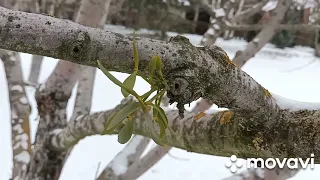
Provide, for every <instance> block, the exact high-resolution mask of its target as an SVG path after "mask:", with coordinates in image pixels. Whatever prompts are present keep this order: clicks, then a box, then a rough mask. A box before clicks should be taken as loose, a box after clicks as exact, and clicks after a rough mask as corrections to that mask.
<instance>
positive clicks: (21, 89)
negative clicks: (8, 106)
mask: <svg viewBox="0 0 320 180" xmlns="http://www.w3.org/2000/svg"><path fill="white" fill-rule="evenodd" d="M10 90H11V91H18V92H22V91H23V88H22V87H21V86H20V85H14V86H12V87H11V89H10Z"/></svg>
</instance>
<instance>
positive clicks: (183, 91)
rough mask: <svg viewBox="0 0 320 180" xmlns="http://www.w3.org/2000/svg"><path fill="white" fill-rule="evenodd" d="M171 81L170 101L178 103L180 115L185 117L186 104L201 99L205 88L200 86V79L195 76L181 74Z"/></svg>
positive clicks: (168, 94)
mask: <svg viewBox="0 0 320 180" xmlns="http://www.w3.org/2000/svg"><path fill="white" fill-rule="evenodd" d="M169 82H170V83H169V91H168V92H167V96H168V98H169V99H170V100H169V103H170V104H172V103H174V102H177V103H178V104H177V108H178V109H179V115H180V117H181V118H183V117H184V115H183V114H184V105H185V104H190V103H191V102H192V101H195V100H197V99H199V98H200V97H201V96H202V94H203V92H204V90H203V88H202V86H200V82H199V80H198V79H197V78H195V77H193V76H180V77H176V78H174V79H173V80H170V81H169Z"/></svg>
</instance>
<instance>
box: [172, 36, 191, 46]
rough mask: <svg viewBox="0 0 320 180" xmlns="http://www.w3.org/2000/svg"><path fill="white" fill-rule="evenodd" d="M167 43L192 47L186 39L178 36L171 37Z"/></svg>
mask: <svg viewBox="0 0 320 180" xmlns="http://www.w3.org/2000/svg"><path fill="white" fill-rule="evenodd" d="M169 42H176V43H179V44H183V45H192V44H191V43H190V41H189V39H188V38H186V37H184V36H180V35H177V36H174V37H171V38H170V39H169Z"/></svg>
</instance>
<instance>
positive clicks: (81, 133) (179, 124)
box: [50, 95, 320, 163]
mask: <svg viewBox="0 0 320 180" xmlns="http://www.w3.org/2000/svg"><path fill="white" fill-rule="evenodd" d="M274 97H275V98H276V99H277V101H279V104H286V103H288V104H290V103H292V102H291V100H287V99H282V98H280V97H278V96H276V95H274ZM130 102H132V99H131V98H128V99H126V101H123V102H122V103H121V104H120V105H118V106H117V107H116V108H115V109H113V110H109V111H105V112H99V113H95V114H92V115H87V116H83V117H79V119H78V120H77V121H76V122H74V123H71V124H69V125H68V127H67V128H65V129H63V130H61V131H60V132H58V133H57V134H55V135H53V137H52V140H51V141H50V142H51V146H52V147H53V148H55V149H57V150H63V149H65V148H67V147H69V146H72V145H73V144H75V143H77V142H78V141H79V140H80V139H82V138H83V137H85V136H89V135H94V134H101V133H102V132H103V129H104V124H105V123H106V122H107V121H108V119H109V117H110V116H111V115H112V113H113V112H116V111H119V109H120V108H122V107H123V106H124V105H125V104H127V103H130ZM297 105H298V106H299V107H296V108H301V109H303V108H304V107H306V105H308V104H297ZM310 105H312V104H310ZM281 106H282V107H284V108H286V106H284V105H281ZM314 108H319V109H320V105H319V104H316V105H315V106H314ZM319 112H320V111H319V110H317V111H316V110H314V111H310V110H300V111H292V110H291V111H288V110H281V112H279V113H278V114H277V115H276V116H274V117H271V116H268V115H258V116H257V115H256V114H254V115H252V116H251V115H250V114H251V113H250V112H248V111H245V110H232V111H222V112H217V113H215V114H213V115H210V114H206V115H204V116H202V117H201V116H200V115H195V114H193V113H185V118H183V119H180V117H179V114H178V112H177V111H169V112H168V113H167V116H168V118H169V124H170V126H171V128H172V129H173V130H174V132H175V133H174V134H172V133H171V132H170V131H167V132H166V136H165V138H164V141H165V142H166V143H167V144H168V145H169V146H173V147H177V148H180V149H185V150H187V151H191V152H197V153H202V154H211V155H217V156H231V155H232V154H235V155H237V157H240V158H248V157H262V158H267V157H279V158H284V157H301V158H308V157H310V154H311V153H314V154H315V162H316V163H319V162H320V159H319V158H318V157H320V156H319V155H320V151H319V149H320V148H319V147H318V146H319V143H318V142H319V141H320V136H319V134H320V128H319V127H320V124H319V122H318V121H319V118H320V113H319ZM150 115H151V114H150ZM148 118H150V116H146V115H145V114H143V113H142V112H140V113H139V112H138V113H137V114H136V116H135V117H134V122H135V125H134V127H135V130H134V132H135V133H136V134H139V135H143V136H149V133H148V131H147V126H146V121H147V120H150V119H148ZM275 127H276V128H275ZM120 128H121V126H120V127H119V129H120ZM119 129H117V130H115V132H114V133H117V132H119ZM298 146H303V147H304V148H296V147H298Z"/></svg>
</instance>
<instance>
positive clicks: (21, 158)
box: [14, 151, 30, 164]
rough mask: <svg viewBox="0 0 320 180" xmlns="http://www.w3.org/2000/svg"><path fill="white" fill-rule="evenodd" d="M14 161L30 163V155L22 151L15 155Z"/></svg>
mask: <svg viewBox="0 0 320 180" xmlns="http://www.w3.org/2000/svg"><path fill="white" fill-rule="evenodd" d="M14 159H15V160H17V161H20V162H24V163H26V164H27V163H29V161H30V154H29V153H28V152H27V151H22V152H21V153H20V154H17V155H16V156H15V157H14Z"/></svg>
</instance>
